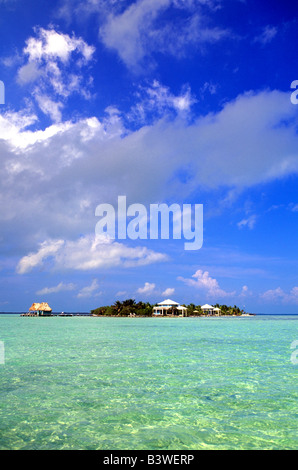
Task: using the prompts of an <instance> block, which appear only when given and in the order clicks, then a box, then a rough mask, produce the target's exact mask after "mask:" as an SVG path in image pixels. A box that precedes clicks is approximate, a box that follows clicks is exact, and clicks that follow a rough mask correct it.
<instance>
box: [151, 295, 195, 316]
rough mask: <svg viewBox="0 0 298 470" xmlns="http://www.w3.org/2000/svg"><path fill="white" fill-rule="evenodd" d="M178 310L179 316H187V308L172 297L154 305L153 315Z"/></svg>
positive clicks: (166, 313) (168, 313) (167, 313)
mask: <svg viewBox="0 0 298 470" xmlns="http://www.w3.org/2000/svg"><path fill="white" fill-rule="evenodd" d="M175 310H176V311H177V312H178V315H179V316H182V317H186V316H187V308H186V307H183V305H180V304H179V303H178V302H175V301H174V300H171V299H166V300H163V301H162V302H159V303H158V304H157V305H156V306H155V307H153V312H152V315H153V316H164V315H171V313H170V312H173V311H175Z"/></svg>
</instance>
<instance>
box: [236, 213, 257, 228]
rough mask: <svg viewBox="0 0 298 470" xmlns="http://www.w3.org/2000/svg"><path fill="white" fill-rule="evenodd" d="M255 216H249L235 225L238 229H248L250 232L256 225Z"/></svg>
mask: <svg viewBox="0 0 298 470" xmlns="http://www.w3.org/2000/svg"><path fill="white" fill-rule="evenodd" d="M256 220H257V216H256V215H250V216H249V217H247V218H246V219H242V220H240V222H238V223H237V226H238V228H240V229H241V228H243V227H248V228H249V229H250V230H252V229H253V228H254V226H255V224H256Z"/></svg>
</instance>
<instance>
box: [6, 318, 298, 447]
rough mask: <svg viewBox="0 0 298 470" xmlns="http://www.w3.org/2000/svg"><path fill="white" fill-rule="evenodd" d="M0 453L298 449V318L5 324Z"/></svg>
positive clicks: (14, 320) (42, 320)
mask: <svg viewBox="0 0 298 470" xmlns="http://www.w3.org/2000/svg"><path fill="white" fill-rule="evenodd" d="M0 340H1V341H4V345H5V364H4V365H0V383H1V389H0V393H1V399H0V448H1V449H107V450H108V449H109V450H116V449H120V450H124V449H130V450H136V449H145V450H158V449H162V450H166V449H176V450H184V449H189V450H193V449H297V447H298V438H297V418H298V400H297V373H298V365H294V364H292V362H291V360H290V358H291V353H292V350H291V348H290V345H291V343H292V341H294V340H298V317H295V316H293V317H272V318H269V317H251V318H247V317H246V318H192V319H191V318H173V319H170V318H158V319H155V318H144V319H140V318H92V317H71V318H63V317H62V318H59V317H53V318H23V317H19V316H16V315H11V316H7V315H5V316H4V315H3V316H1V315H0Z"/></svg>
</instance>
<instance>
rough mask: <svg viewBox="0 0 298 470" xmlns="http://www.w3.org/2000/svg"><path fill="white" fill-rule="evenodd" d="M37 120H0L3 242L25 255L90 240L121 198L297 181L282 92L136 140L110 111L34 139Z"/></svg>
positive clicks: (26, 115)
mask: <svg viewBox="0 0 298 470" xmlns="http://www.w3.org/2000/svg"><path fill="white" fill-rule="evenodd" d="M36 119H37V118H36V115H35V114H34V113H33V112H30V110H29V111H28V112H19V113H16V112H14V113H12V112H11V113H5V114H2V115H0V150H1V163H0V182H1V183H0V203H1V208H2V209H1V213H0V223H1V227H2V236H3V237H4V239H6V240H10V241H13V243H14V246H15V247H16V249H17V250H22V252H23V253H28V252H29V251H30V252H34V253H38V256H40V255H41V254H40V253H39V251H38V250H37V248H36V247H37V246H38V244H39V243H40V242H42V241H44V240H60V239H62V240H64V241H67V240H77V239H78V237H79V236H80V234H83V235H85V234H90V233H92V232H93V233H94V228H95V224H96V222H97V220H96V217H95V208H96V206H97V205H98V204H100V203H111V204H116V201H117V196H118V195H120V194H126V195H127V200H128V201H129V203H131V202H136V201H137V202H142V203H145V204H150V203H154V202H158V201H161V200H166V199H167V200H170V199H171V198H172V199H173V198H174V197H176V196H177V194H179V197H180V200H181V201H185V200H186V198H187V197H188V195H189V194H191V192H192V191H198V190H200V189H201V188H203V189H205V190H213V189H216V188H221V187H225V188H227V191H229V190H230V189H231V188H236V189H237V190H238V191H241V189H243V188H245V187H250V186H253V185H256V184H258V183H264V182H269V181H274V180H275V179H277V178H282V177H283V176H288V175H291V174H296V173H297V172H298V154H297V148H298V145H297V139H298V137H297V133H296V125H297V113H296V109H295V107H294V106H292V105H291V103H290V100H289V96H288V94H287V93H283V92H278V91H263V92H259V93H246V94H244V95H240V96H239V97H238V98H237V99H235V100H234V101H233V102H230V103H227V104H225V105H224V106H223V108H222V110H220V111H219V112H217V113H212V114H210V115H207V116H203V117H200V118H198V119H197V120H196V121H194V122H192V123H191V124H189V123H187V122H186V121H185V120H182V119H180V118H179V117H174V118H173V119H167V120H163V119H159V120H156V121H154V122H153V123H152V124H151V125H140V126H139V128H138V129H137V130H134V131H132V130H129V129H127V128H125V125H124V122H123V120H122V118H121V113H119V112H116V110H115V109H113V110H112V109H110V110H109V112H108V113H107V115H106V116H105V117H104V118H102V119H101V120H100V119H98V118H97V117H90V118H88V119H80V120H78V121H76V122H68V121H67V122H61V123H59V124H53V125H51V126H49V127H47V128H45V129H38V130H35V131H32V130H30V129H29V126H30V125H32V124H36ZM214 169H216V171H214ZM181 174H183V175H185V174H186V175H187V178H180V175H181ZM132 181H133V184H132ZM153 195H154V200H152V197H153ZM16 226H18V227H21V230H19V229H18V230H16ZM1 248H2V250H4V251H5V250H6V246H5V244H2V247H1ZM47 248H48V246H47ZM31 261H33V259H31Z"/></svg>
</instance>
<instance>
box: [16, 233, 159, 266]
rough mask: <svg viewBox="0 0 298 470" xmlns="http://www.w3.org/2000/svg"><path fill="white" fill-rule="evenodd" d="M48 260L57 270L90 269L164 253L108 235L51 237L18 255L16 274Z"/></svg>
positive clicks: (140, 261) (145, 259)
mask: <svg viewBox="0 0 298 470" xmlns="http://www.w3.org/2000/svg"><path fill="white" fill-rule="evenodd" d="M49 259H50V260H51V262H52V265H53V268H54V269H59V270H69V269H70V270H79V271H89V270H94V269H101V268H109V267H112V266H122V267H124V268H125V267H136V266H144V265H147V264H151V263H157V262H161V261H166V260H167V256H166V255H164V254H162V253H158V252H155V251H153V250H149V249H147V248H146V247H133V248H131V247H128V246H126V245H124V244H122V243H118V242H113V241H112V240H110V239H107V238H99V237H92V236H84V237H81V238H79V239H78V240H75V241H72V240H69V241H64V240H50V241H46V242H44V243H42V244H41V246H40V248H39V249H38V250H37V252H35V253H29V254H28V255H26V256H24V257H23V258H21V260H20V261H19V263H18V265H17V273H19V274H25V273H27V272H30V271H32V269H34V268H36V267H42V266H43V264H44V262H45V261H46V260H49Z"/></svg>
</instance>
